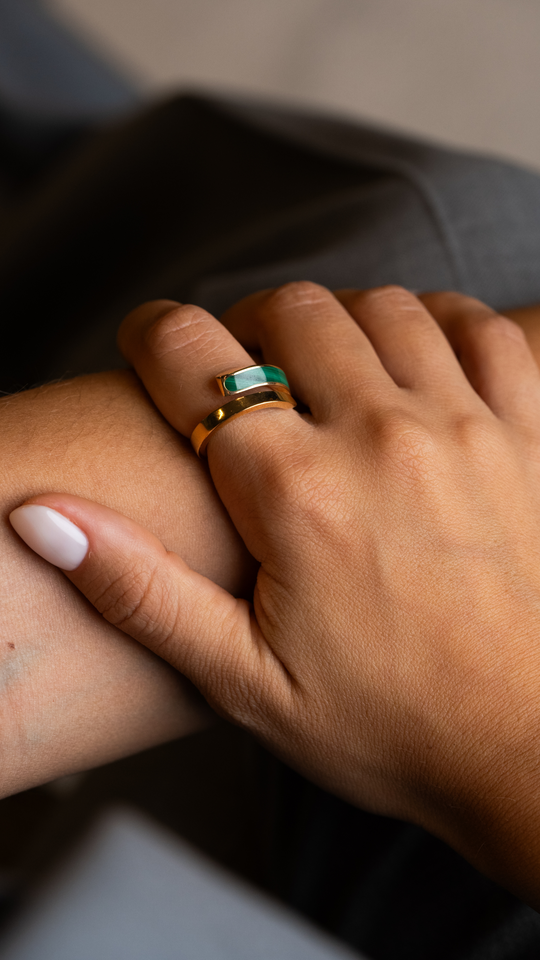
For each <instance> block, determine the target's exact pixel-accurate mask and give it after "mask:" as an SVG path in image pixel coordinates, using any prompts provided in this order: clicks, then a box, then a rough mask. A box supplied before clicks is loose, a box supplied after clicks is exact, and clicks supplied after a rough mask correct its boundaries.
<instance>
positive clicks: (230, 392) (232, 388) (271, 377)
mask: <svg viewBox="0 0 540 960" xmlns="http://www.w3.org/2000/svg"><path fill="white" fill-rule="evenodd" d="M216 380H217V384H218V387H219V389H220V390H221V393H222V394H223V396H224V397H234V396H238V394H239V393H245V392H246V390H253V389H256V388H257V387H277V388H278V390H282V389H283V388H285V390H290V387H289V381H288V380H287V377H286V376H285V374H284V372H283V370H282V369H281V367H273V366H271V365H270V364H267V363H263V364H254V365H253V366H252V367H242V369H241V370H227V371H226V373H220V374H219V376H217V377H216Z"/></svg>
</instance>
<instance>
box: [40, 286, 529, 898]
mask: <svg viewBox="0 0 540 960" xmlns="http://www.w3.org/2000/svg"><path fill="white" fill-rule="evenodd" d="M224 321H225V323H226V325H227V326H228V328H229V330H230V331H232V333H230V332H228V331H227V330H226V329H225V328H224V327H223V326H222V325H220V324H219V323H218V322H217V321H216V320H215V319H214V318H212V317H211V316H209V315H208V314H206V313H205V312H204V311H202V310H200V309H199V308H196V307H193V306H184V307H180V306H173V305H171V304H166V303H157V304H150V305H146V306H145V307H143V308H141V309H140V310H138V311H135V313H134V314H132V315H130V317H129V318H127V321H125V323H124V325H123V328H122V330H121V333H120V343H121V345H122V347H123V350H124V352H125V354H126V356H127V357H128V358H129V359H130V361H131V362H132V363H133V365H134V367H135V369H136V371H137V372H138V374H139V376H140V377H141V379H142V381H143V382H144V384H145V386H146V388H147V389H148V391H149V393H150V394H151V396H152V397H153V399H154V401H155V403H156V405H157V406H158V408H159V409H160V410H161V412H162V413H163V414H164V416H165V417H166V418H167V420H168V421H169V422H170V423H171V424H172V425H173V426H174V427H175V429H177V430H178V431H179V432H180V433H181V434H183V435H184V436H189V435H190V433H191V430H192V429H193V427H194V426H195V424H196V423H197V422H198V421H199V420H200V419H201V418H202V417H203V416H204V415H205V414H206V413H207V412H208V410H210V409H212V408H213V407H215V400H216V397H215V395H214V392H213V387H212V375H213V374H214V373H215V371H216V369H224V368H234V367H241V366H244V365H246V364H248V363H249V362H250V356H249V354H248V353H246V351H245V349H244V347H242V345H241V343H244V344H245V346H246V347H247V348H248V349H249V350H252V349H258V350H260V351H261V352H262V355H263V357H264V359H265V360H267V361H270V360H271V361H272V362H275V363H277V364H278V365H280V366H283V367H284V368H285V369H286V370H287V372H288V375H289V379H290V381H291V387H292V390H293V393H294V394H295V395H296V396H298V397H299V399H300V400H301V401H302V402H303V403H305V404H306V406H307V407H308V408H309V410H310V413H309V414H303V415H301V414H299V413H297V412H295V411H259V412H255V413H250V415H249V416H247V417H242V418H239V419H238V420H236V421H234V422H232V423H230V424H228V425H227V428H226V429H224V430H221V431H218V432H216V434H215V435H214V436H213V437H212V439H211V441H210V444H209V447H208V452H209V466H210V470H211V474H212V478H213V481H214V483H215V485H216V489H217V490H218V492H219V495H220V497H221V499H222V501H223V503H224V504H225V506H226V508H227V510H228V512H229V515H230V517H231V519H232V520H233V522H234V524H235V527H236V528H237V530H238V531H239V533H240V535H241V537H242V539H243V541H244V542H245V544H246V546H247V548H248V550H249V552H250V553H251V554H252V555H253V556H254V557H255V558H256V559H257V561H258V562H259V564H260V569H259V573H258V578H257V584H256V589H255V593H254V598H253V600H254V603H253V607H252V606H251V605H250V604H248V603H247V602H246V601H245V600H239V599H235V598H234V597H233V596H232V595H231V594H230V593H229V592H227V590H225V589H223V588H222V587H220V586H218V585H216V584H215V583H214V582H212V581H210V580H208V579H207V578H205V577H203V576H201V575H200V573H199V572H197V571H195V570H194V569H193V568H192V567H191V566H190V564H189V561H188V562H186V561H187V558H186V557H185V556H183V557H180V556H179V555H178V554H176V553H173V552H171V551H170V550H168V549H166V547H165V546H164V545H163V544H162V543H161V542H160V541H159V539H158V538H157V537H156V536H155V535H154V534H153V533H152V532H150V531H149V530H147V529H144V528H142V527H141V526H139V524H137V523H136V522H134V521H133V520H130V519H127V518H125V517H123V516H121V515H119V514H118V513H116V512H115V511H113V510H111V509H109V508H107V507H105V506H103V505H96V504H92V503H89V502H88V501H87V500H84V499H81V498H80V497H72V496H71V497H70V496H66V495H63V494H49V495H48V496H39V497H37V498H34V500H33V502H36V503H42V504H44V505H47V506H49V507H52V508H53V509H56V510H59V511H60V512H61V513H63V514H64V515H65V516H67V517H69V518H70V519H71V520H72V521H73V522H74V523H76V524H77V525H78V526H79V527H80V528H81V529H82V530H84V532H85V533H86V535H87V537H88V539H89V543H90V548H89V552H88V554H87V556H86V557H85V559H84V560H83V562H82V563H81V565H80V566H79V567H78V569H77V570H75V571H73V572H70V573H69V574H68V576H69V579H70V580H71V581H72V582H73V583H74V584H75V585H76V586H77V587H78V588H79V589H80V590H81V591H82V593H83V594H84V595H85V596H86V597H88V599H89V600H90V601H91V603H93V604H94V605H95V606H96V609H97V610H98V611H100V613H102V614H103V616H104V617H105V618H106V620H107V621H109V622H110V623H113V624H114V625H115V626H117V627H119V628H120V629H122V630H123V631H125V632H126V633H127V634H128V635H129V636H131V637H133V638H135V639H137V640H138V641H139V642H141V643H142V644H143V645H144V646H146V647H148V648H149V649H150V650H152V651H154V652H156V653H158V654H159V655H160V656H161V657H163V658H164V659H166V660H167V661H168V662H169V663H171V664H172V665H173V666H174V667H175V668H176V669H177V670H179V671H180V672H181V673H183V674H185V675H186V676H188V677H189V678H190V679H191V680H192V681H193V683H194V684H195V685H196V686H197V688H198V689H199V690H200V691H201V692H202V693H203V695H204V697H205V698H206V699H207V701H208V702H209V703H210V705H211V706H212V707H213V708H214V709H215V710H216V711H218V712H219V713H220V714H221V715H222V716H225V717H226V718H227V719H229V720H231V721H233V722H234V723H238V724H240V725H242V726H244V727H246V728H248V729H249V730H251V731H252V732H253V733H254V734H255V735H256V736H258V737H259V738H260V739H261V740H262V741H263V742H264V743H265V744H267V745H268V746H269V747H270V748H271V749H272V750H273V751H274V752H275V753H276V754H277V755H279V756H280V757H282V758H283V759H284V760H285V761H286V762H288V763H290V764H291V765H293V766H294V767H296V768H297V769H298V770H300V771H302V772H303V773H304V774H305V775H306V776H308V777H310V778H312V779H313V780H315V781H316V782H318V783H320V784H322V785H323V786H324V787H326V788H327V789H329V790H332V791H333V792H335V793H336V794H339V795H340V796H342V797H344V798H346V799H347V800H348V801H350V802H351V803H354V804H357V805H359V806H361V807H364V808H366V809H369V810H372V811H375V812H378V813H382V814H385V815H389V816H392V817H398V818H402V819H405V820H409V821H411V822H414V823H418V824H419V825H421V826H423V827H425V828H426V829H428V830H430V831H431V832H433V833H435V834H436V835H438V836H440V837H442V838H443V839H444V840H446V841H447V842H448V843H449V844H450V845H452V846H453V847H454V848H455V849H456V850H458V851H459V852H460V853H461V854H462V855H463V856H465V857H466V858H468V859H469V860H470V862H471V863H473V864H474V865H475V866H476V867H477V868H478V869H480V870H482V871H484V872H485V873H486V874H488V875H489V876H491V877H492V878H493V879H495V880H497V881H499V882H500V883H502V884H503V885H505V886H507V887H508V888H509V889H510V890H512V891H514V892H515V893H517V894H518V895H519V896H521V897H522V898H524V899H526V900H528V902H529V903H531V904H532V905H533V906H535V907H539V906H540V850H539V842H540V841H539V840H538V837H539V836H540V830H539V827H540V823H539V819H540V813H539V811H538V806H537V796H538V790H539V787H540V758H539V756H538V748H537V744H538V738H539V734H540V729H539V727H540V716H539V714H538V709H537V702H538V689H539V684H540V658H539V657H538V656H537V642H538V640H537V638H538V635H539V632H540V533H539V531H540V418H539V412H540V373H539V370H538V366H537V364H536V363H535V360H534V357H533V355H532V353H531V350H530V349H529V347H528V345H527V341H526V338H525V336H524V335H523V332H522V331H521V330H520V328H519V327H518V326H517V325H516V324H515V323H513V322H511V321H510V320H508V319H506V318H504V317H501V316H499V315H497V314H495V313H494V312H493V311H492V310H490V309H489V308H488V307H486V306H485V305H483V304H480V303H479V302H477V301H474V300H471V299H469V298H465V297H460V296H458V295H455V294H453V295H452V294H444V295H432V296H426V297H423V298H422V299H421V300H419V299H417V298H416V297H414V296H413V295H412V294H410V293H408V292H407V291H405V290H402V289H400V288H384V289H382V290H375V291H368V292H355V291H343V292H341V293H340V294H339V295H338V296H337V297H335V296H333V295H332V294H331V293H330V292H329V291H327V290H325V289H324V288H322V287H318V286H316V285H314V284H292V285H288V286H287V287H285V288H282V289H280V290H277V291H266V292H263V293H262V294H258V295H255V296H254V297H251V298H248V300H247V301H243V302H242V303H241V304H239V305H237V307H236V308H233V310H232V311H230V312H229V314H228V315H227V316H226V317H225V318H224ZM443 331H444V333H443ZM232 334H234V336H233V335H232Z"/></svg>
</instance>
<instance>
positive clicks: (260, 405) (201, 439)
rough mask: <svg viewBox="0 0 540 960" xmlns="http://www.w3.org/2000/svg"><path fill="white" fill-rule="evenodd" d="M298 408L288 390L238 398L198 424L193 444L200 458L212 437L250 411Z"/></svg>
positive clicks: (265, 391) (192, 435) (262, 392)
mask: <svg viewBox="0 0 540 960" xmlns="http://www.w3.org/2000/svg"><path fill="white" fill-rule="evenodd" d="M295 406H296V400H294V399H293V398H292V397H291V395H290V393H289V392H288V390H285V389H283V390H264V391H261V392H260V393H251V394H248V395H247V396H244V397H236V398H235V399H234V400H229V402H228V403H225V404H224V405H223V406H222V407H219V409H218V410H214V411H213V413H210V414H209V415H208V416H207V417H205V419H204V420H202V421H201V423H198V424H197V426H196V427H195V429H194V431H193V433H192V434H191V443H192V444H193V449H194V450H195V453H196V454H197V456H198V457H200V456H201V455H202V454H203V453H204V452H205V450H206V445H207V443H208V441H209V439H210V437H211V435H212V434H213V433H214V432H215V431H216V430H219V428H220V427H224V426H225V424H226V423H230V422H231V420H235V419H236V417H241V416H242V414H243V413H248V411H249V410H263V409H264V408H265V407H278V408H279V407H281V409H282V410H290V409H291V408H292V407H295Z"/></svg>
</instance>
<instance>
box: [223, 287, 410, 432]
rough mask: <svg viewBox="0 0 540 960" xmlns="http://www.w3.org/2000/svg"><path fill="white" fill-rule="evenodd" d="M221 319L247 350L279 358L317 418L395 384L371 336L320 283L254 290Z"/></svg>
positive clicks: (297, 392)
mask: <svg viewBox="0 0 540 960" xmlns="http://www.w3.org/2000/svg"><path fill="white" fill-rule="evenodd" d="M221 320H222V323H223V324H225V325H226V326H227V328H228V329H229V330H230V331H231V333H233V334H234V336H235V337H236V338H237V339H238V340H240V342H241V343H242V344H243V345H244V346H246V347H247V349H249V350H255V349H260V350H262V353H263V356H264V358H265V360H267V361H268V360H269V358H270V357H273V358H275V362H276V363H277V364H278V365H279V366H281V367H283V368H284V369H285V370H286V371H287V375H288V377H289V381H290V384H291V389H292V391H293V394H294V396H295V397H298V399H300V400H301V401H302V402H303V403H305V404H306V405H307V406H308V407H309V409H310V410H311V413H312V414H313V416H314V418H315V420H316V421H317V422H319V421H325V420H327V419H333V418H334V417H336V416H337V417H342V416H343V415H344V413H345V412H346V411H348V410H349V409H350V407H351V402H352V403H353V404H354V406H355V407H356V406H357V404H358V399H359V397H360V396H361V395H362V394H366V393H367V392H368V391H369V390H372V389H375V390H376V391H379V392H380V390H386V391H388V390H390V389H392V388H393V387H394V384H393V383H392V381H391V379H390V377H389V376H388V374H387V373H386V371H385V370H384V369H383V367H382V365H381V362H380V360H379V357H378V356H377V354H376V352H375V350H374V349H373V347H372V345H371V343H370V342H369V339H368V338H367V337H366V336H365V334H364V333H363V332H362V330H360V329H359V328H358V326H357V324H355V323H353V322H351V317H350V315H349V313H348V312H347V310H346V309H344V307H343V306H342V305H341V304H340V303H338V301H337V300H336V298H335V297H334V295H333V294H332V293H331V292H330V291H329V290H327V289H326V288H325V287H321V286H319V285H318V284H315V283H307V282H302V283H289V284H286V285H285V286H283V287H280V288H278V289H277V290H266V291H263V292H262V293H257V294H253V295H252V296H250V297H246V299H245V300H242V301H240V303H238V304H236V305H235V306H234V307H232V308H231V309H230V310H228V311H227V312H226V313H225V314H224V315H223V317H222V318H221Z"/></svg>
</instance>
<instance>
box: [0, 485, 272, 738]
mask: <svg viewBox="0 0 540 960" xmlns="http://www.w3.org/2000/svg"><path fill="white" fill-rule="evenodd" d="M10 521H11V524H12V526H13V527H14V529H15V530H16V532H17V533H18V534H19V535H20V536H21V538H22V539H23V540H24V541H25V543H27V544H28V546H29V547H31V549H33V550H34V551H35V552H36V553H38V554H39V555H40V556H41V557H44V559H46V560H48V561H49V562H51V563H53V564H55V566H58V567H60V568H61V569H63V570H64V571H65V572H66V573H67V576H68V577H69V579H70V580H71V581H72V583H73V584H74V585H75V586H76V587H77V588H78V589H79V590H80V591H81V592H82V593H83V594H84V596H85V597H87V598H88V600H89V601H90V603H92V604H93V605H94V606H95V607H96V609H97V610H98V611H99V613H100V614H102V615H103V616H104V617H105V619H106V620H108V622H109V623H112V624H113V625H114V626H116V627H118V628H119V629H120V630H122V631H123V632H124V633H126V634H128V636H130V637H133V639H134V640H137V641H138V642H139V643H142V644H144V646H146V647H148V648H149V649H150V650H152V651H153V652H154V653H156V654H157V655H158V656H160V657H162V658H163V659H164V660H166V661H168V663H170V664H171V665H172V666H173V667H175V669H177V670H179V671H180V672H181V673H183V674H184V675H185V676H187V677H188V678H189V679H190V680H191V681H192V682H193V683H194V684H195V685H196V686H197V687H198V689H199V690H200V691H201V693H202V694H203V695H204V696H205V697H206V699H207V700H208V701H209V702H210V704H211V705H212V706H213V707H215V708H216V709H218V711H220V712H221V713H222V714H223V713H225V714H226V715H227V716H229V717H231V718H233V719H237V720H238V719H239V718H240V717H241V715H242V713H245V712H246V710H247V707H246V702H245V701H247V699H248V698H252V700H253V703H257V702H262V699H261V698H260V697H259V696H258V694H259V692H260V691H261V689H268V690H270V689H271V688H272V687H273V686H275V685H276V684H277V685H279V684H280V682H281V680H282V676H283V668H282V666H281V664H280V663H279V661H278V660H277V658H276V657H275V656H274V654H273V653H272V651H271V650H270V648H269V647H268V645H267V644H266V642H265V641H264V638H263V637H262V634H261V633H260V631H259V629H258V625H257V622H256V620H255V619H254V617H253V616H252V614H251V607H250V605H249V604H247V603H246V601H244V600H236V599H235V598H234V597H232V596H231V595H230V594H229V593H227V591H225V590H223V589H222V588H221V587H219V586H217V585H216V584H214V583H212V581H210V580H208V579H207V578H206V577H203V576H201V575H200V574H198V573H195V572H194V571H193V570H191V569H190V568H189V567H188V566H187V564H185V563H184V562H183V561H182V560H181V558H180V557H178V556H177V555H176V554H174V553H169V552H167V551H166V550H165V548H164V547H163V545H162V544H161V543H160V541H159V540H158V539H157V538H156V537H155V536H154V535H153V534H151V533H150V532H149V531H148V530H145V529H143V528H142V527H140V526H139V525H138V524H136V523H134V522H133V521H132V520H129V519H127V518H126V517H123V516H122V515H121V514H118V513H116V512H115V511H113V510H110V509H109V508H107V507H104V506H101V505H99V504H95V503H92V502H90V501H88V500H83V499H82V498H80V497H73V496H65V495H57V494H47V495H45V496H43V497H36V498H34V499H33V500H32V501H29V502H28V503H26V504H24V505H23V506H21V507H18V508H17V509H16V510H14V511H13V512H12V513H11V515H10ZM261 685H264V686H261ZM242 690H243V691H249V696H248V694H247V692H246V696H245V698H244V699H243V697H242Z"/></svg>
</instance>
